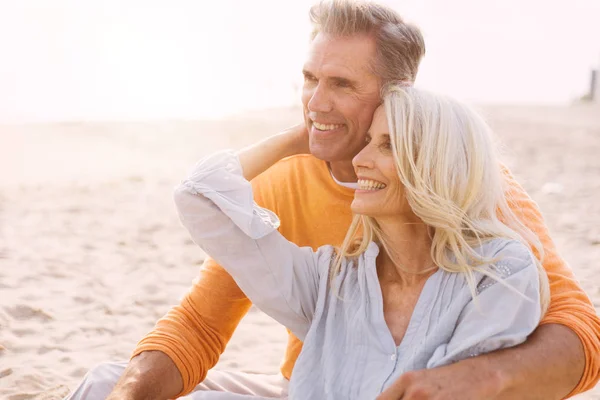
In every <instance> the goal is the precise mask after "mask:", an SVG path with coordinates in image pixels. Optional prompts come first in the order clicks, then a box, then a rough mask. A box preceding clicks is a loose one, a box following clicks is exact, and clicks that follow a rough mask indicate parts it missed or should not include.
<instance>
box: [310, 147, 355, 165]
mask: <svg viewBox="0 0 600 400" xmlns="http://www.w3.org/2000/svg"><path fill="white" fill-rule="evenodd" d="M335 147H336V148H334V146H331V145H329V146H319V145H313V144H311V145H310V154H312V155H313V156H315V157H316V158H318V159H319V160H323V161H326V162H340V161H348V160H352V157H351V156H349V155H348V152H347V149H344V148H340V147H339V146H335Z"/></svg>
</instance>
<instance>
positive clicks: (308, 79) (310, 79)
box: [304, 75, 317, 82]
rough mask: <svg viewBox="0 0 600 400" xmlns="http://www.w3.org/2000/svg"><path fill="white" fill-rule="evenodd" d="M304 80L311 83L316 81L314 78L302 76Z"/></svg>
mask: <svg viewBox="0 0 600 400" xmlns="http://www.w3.org/2000/svg"><path fill="white" fill-rule="evenodd" d="M304 80H305V81H310V82H313V81H316V80H317V79H316V78H315V77H314V76H311V75H304Z"/></svg>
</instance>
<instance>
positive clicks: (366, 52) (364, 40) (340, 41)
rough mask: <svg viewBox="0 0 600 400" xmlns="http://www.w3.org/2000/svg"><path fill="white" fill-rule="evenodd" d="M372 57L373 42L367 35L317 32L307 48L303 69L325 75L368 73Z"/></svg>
mask: <svg viewBox="0 0 600 400" xmlns="http://www.w3.org/2000/svg"><path fill="white" fill-rule="evenodd" d="M374 57H375V43H374V41H373V40H372V39H371V38H369V37H367V36H363V35H360V36H350V37H332V36H329V35H322V34H319V35H317V36H316V37H315V39H314V40H313V41H312V43H311V45H310V47H309V49H308V53H307V56H306V61H305V63H304V69H305V70H306V71H308V72H311V73H313V74H322V75H326V76H328V75H333V76H335V75H338V74H342V76H345V75H356V74H360V73H369V72H371V65H372V62H373V58H374Z"/></svg>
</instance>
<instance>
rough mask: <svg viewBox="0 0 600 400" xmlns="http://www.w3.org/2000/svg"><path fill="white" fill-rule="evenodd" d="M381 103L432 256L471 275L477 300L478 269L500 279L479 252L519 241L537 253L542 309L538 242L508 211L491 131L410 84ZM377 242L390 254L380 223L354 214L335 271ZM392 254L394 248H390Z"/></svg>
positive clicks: (468, 112) (471, 114)
mask: <svg viewBox="0 0 600 400" xmlns="http://www.w3.org/2000/svg"><path fill="white" fill-rule="evenodd" d="M383 105H384V107H385V112H386V115H387V119H388V125H389V134H390V142H391V145H392V153H393V157H394V161H395V165H396V169H397V172H398V176H399V178H400V182H401V183H402V185H403V186H404V188H405V190H404V195H405V197H406V200H407V202H408V203H409V205H410V207H411V209H412V211H413V213H414V214H415V215H416V216H417V217H418V218H419V219H421V220H422V221H423V223H424V224H425V225H426V226H427V227H428V228H429V231H430V235H431V241H432V245H431V258H432V260H433V262H434V263H435V265H436V266H437V267H439V268H441V269H443V270H446V271H448V272H460V273H464V274H465V275H466V279H467V282H468V284H469V287H470V289H471V292H472V294H473V296H474V297H475V295H476V293H477V291H476V286H475V280H474V276H473V272H474V271H480V272H481V273H483V274H484V275H487V276H490V277H492V278H494V279H498V277H497V276H496V275H494V274H493V273H492V272H490V271H489V269H486V268H484V267H485V266H486V265H488V264H490V263H494V262H495V261H496V260H493V259H487V258H485V257H482V256H481V255H480V254H478V252H477V251H476V248H477V247H480V246H481V245H482V244H483V243H485V242H486V241H488V240H491V239H494V238H510V239H516V240H519V241H520V242H522V243H524V244H525V245H526V246H528V247H529V248H530V249H532V250H533V251H534V253H536V254H537V255H538V258H536V263H537V267H538V269H539V276H540V292H541V301H542V309H543V311H545V310H546V308H547V305H548V302H549V288H548V281H547V276H546V273H545V271H544V269H543V267H542V265H541V259H542V258H543V248H542V245H541V243H540V241H539V238H538V237H537V236H536V235H535V234H534V233H533V232H532V231H531V230H529V229H528V228H527V227H525V225H523V224H522V223H521V222H520V221H519V219H517V217H516V216H515V215H514V213H513V212H512V211H511V209H510V207H509V205H508V199H507V194H506V193H507V187H506V180H505V179H504V176H503V172H502V166H501V164H500V161H499V159H498V156H497V154H496V146H495V144H494V140H493V135H492V132H491V129H490V128H489V127H488V125H487V124H486V123H485V121H484V120H483V118H482V117H481V116H480V115H479V114H478V113H477V112H475V111H474V110H472V109H471V108H470V107H468V106H467V105H465V104H462V103H461V102H459V101H457V100H454V99H451V98H448V97H445V96H440V95H437V94H433V93H430V92H427V91H424V90H420V89H416V88H414V87H409V86H406V85H404V84H392V85H387V86H386V87H385V88H384V91H383ZM371 241H375V242H377V243H379V244H380V245H382V246H383V248H384V249H385V250H386V251H388V254H389V253H390V251H389V250H390V249H389V248H388V244H387V241H386V239H385V237H383V235H382V232H381V229H380V228H379V226H378V224H377V222H376V221H375V220H374V219H373V218H371V217H368V216H364V215H356V216H355V217H354V219H353V221H352V224H351V226H350V229H349V231H348V233H347V235H346V238H345V240H344V243H343V244H342V247H341V249H339V251H338V254H337V257H336V259H335V261H334V268H332V276H335V275H337V273H338V272H339V270H340V268H341V263H342V258H343V257H356V256H358V255H359V254H361V253H363V252H364V251H365V250H366V248H367V246H368V245H369V243H370V242H371ZM391 250H393V249H391Z"/></svg>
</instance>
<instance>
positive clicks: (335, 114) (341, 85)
mask: <svg viewBox="0 0 600 400" xmlns="http://www.w3.org/2000/svg"><path fill="white" fill-rule="evenodd" d="M375 51H376V49H375V40H374V39H373V38H371V37H369V36H366V35H364V36H363V35H357V36H350V37H334V36H330V35H327V34H323V33H319V34H318V35H317V36H316V37H315V39H314V40H313V41H312V43H311V45H310V49H309V52H308V57H307V60H306V63H305V64H304V69H303V73H304V86H303V89H302V104H303V106H304V119H305V123H306V127H307V129H308V133H309V138H310V152H311V153H312V154H313V155H314V156H315V157H317V158H320V159H321V160H325V161H329V162H339V161H348V162H350V161H351V160H352V158H353V157H354V156H355V155H356V154H358V152H359V151H360V150H361V149H362V148H363V147H364V145H365V136H366V132H367V130H368V129H369V126H370V125H371V119H372V118H373V113H374V111H375V109H376V108H377V106H378V105H379V103H380V88H381V82H380V79H379V78H378V77H377V76H375V75H374V73H373V72H372V67H371V66H372V64H373V61H374V60H375V54H376V53H375Z"/></svg>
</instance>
